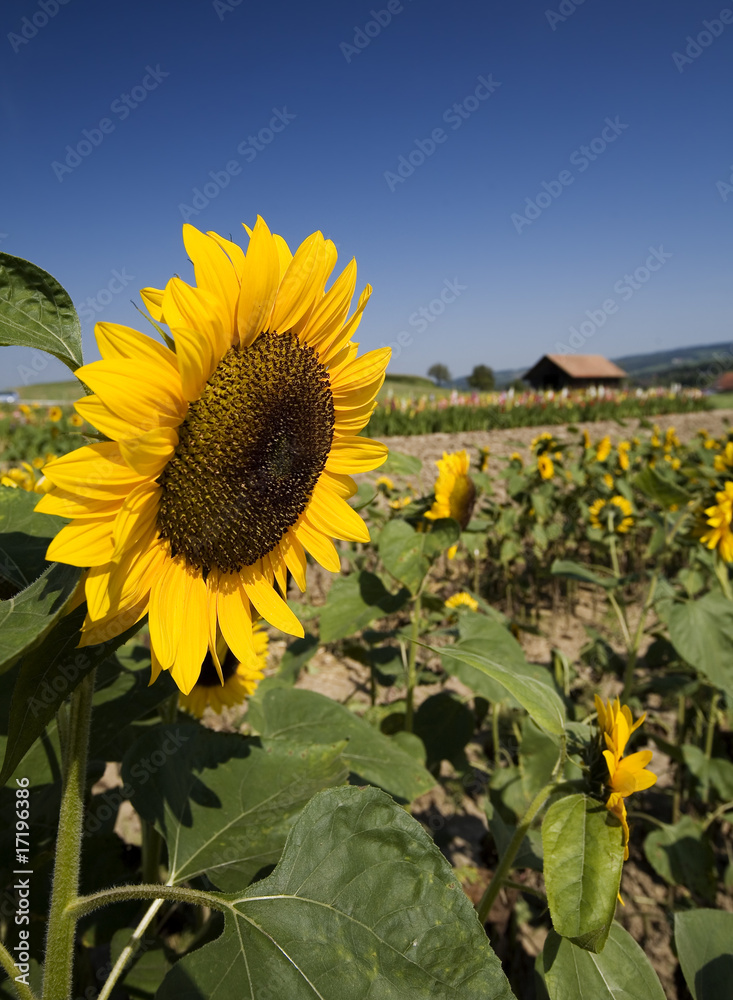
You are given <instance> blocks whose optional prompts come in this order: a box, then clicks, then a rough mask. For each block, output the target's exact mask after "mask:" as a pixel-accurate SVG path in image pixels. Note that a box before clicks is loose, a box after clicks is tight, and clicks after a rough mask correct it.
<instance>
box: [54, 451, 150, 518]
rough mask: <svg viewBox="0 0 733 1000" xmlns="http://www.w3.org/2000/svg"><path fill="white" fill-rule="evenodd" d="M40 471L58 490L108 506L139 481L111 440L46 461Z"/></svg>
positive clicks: (136, 474)
mask: <svg viewBox="0 0 733 1000" xmlns="http://www.w3.org/2000/svg"><path fill="white" fill-rule="evenodd" d="M43 472H44V475H45V476H46V477H47V478H48V479H50V480H51V482H52V483H53V484H54V486H58V487H60V488H61V489H62V490H68V492H69V493H74V494H76V495H77V496H80V497H91V498H92V499H98V500H107V501H109V502H110V503H111V502H113V501H114V499H115V495H119V494H125V495H126V494H127V493H129V492H130V490H131V489H132V488H133V487H135V486H138V485H139V484H140V483H141V482H142V480H143V477H142V476H140V475H138V473H136V472H133V470H132V469H131V468H130V467H129V465H127V463H126V462H125V460H124V459H123V457H122V455H121V453H120V450H119V447H118V445H117V444H115V443H114V441H102V442H100V443H99V444H91V445H86V446H85V447H84V448H77V450H76V451H72V452H70V453H69V454H68V455H62V456H61V458H55V459H54V460H53V461H52V462H49V463H48V464H47V465H45V466H44V468H43Z"/></svg>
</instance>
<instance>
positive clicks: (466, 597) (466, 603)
mask: <svg viewBox="0 0 733 1000" xmlns="http://www.w3.org/2000/svg"><path fill="white" fill-rule="evenodd" d="M445 606H446V608H451V609H454V610H455V609H457V608H468V609H469V611H478V601H477V600H476V599H475V598H473V597H471V595H470V594H467V593H466V591H465V590H461V591H459V592H458V593H457V594H453V596H452V597H449V598H448V600H447V601H446V602H445Z"/></svg>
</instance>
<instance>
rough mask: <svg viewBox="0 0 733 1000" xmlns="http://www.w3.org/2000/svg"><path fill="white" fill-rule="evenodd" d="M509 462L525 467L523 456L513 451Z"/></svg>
mask: <svg viewBox="0 0 733 1000" xmlns="http://www.w3.org/2000/svg"><path fill="white" fill-rule="evenodd" d="M509 461H510V462H519V464H520V465H524V459H523V458H522V456H521V455H520V454H519V452H518V451H513V452H512V453H511V455H510V456H509Z"/></svg>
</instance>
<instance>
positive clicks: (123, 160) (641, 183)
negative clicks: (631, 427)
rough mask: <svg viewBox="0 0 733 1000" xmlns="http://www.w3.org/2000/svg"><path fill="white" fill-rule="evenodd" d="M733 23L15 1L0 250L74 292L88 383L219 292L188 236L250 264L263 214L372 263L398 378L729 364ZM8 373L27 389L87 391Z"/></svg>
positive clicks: (7, 69)
mask: <svg viewBox="0 0 733 1000" xmlns="http://www.w3.org/2000/svg"><path fill="white" fill-rule="evenodd" d="M44 8H45V13H44ZM720 10H721V5H720V4H719V3H718V4H710V3H707V2H702V3H693V2H692V0H689V2H675V0H645V2H644V3H643V4H639V2H638V0H615V2H613V3H611V2H608V0H606V2H604V0H584V2H581V3H578V0H557V2H556V0H542V2H536V0H526V2H521V0H501V2H492V0H452V2H448V0H389V3H384V2H376V3H373V4H372V3H370V2H369V0H365V2H361V0H340V2H335V0H325V2H320V3H317V4H307V5H306V4H302V3H295V2H280V3H278V2H274V3H271V4H269V5H264V4H252V3H247V2H240V3H237V2H236V0H217V2H211V0H177V2H174V0H157V2H155V3H150V2H149V0H148V2H144V0H126V2H125V3H119V2H106V3H95V2H92V0H67V2H65V3H59V2H58V0H35V2H34V0H5V2H4V3H3V5H2V10H1V14H0V16H1V19H2V32H1V33H0V46H4V47H5V54H4V57H3V59H2V60H1V61H0V66H1V68H0V78H1V79H0V82H1V84H2V86H1V87H0V93H1V94H2V97H0V109H1V114H2V133H3V139H4V141H3V151H4V155H3V157H2V161H1V162H0V173H1V174H2V184H3V191H4V194H5V197H4V198H3V209H2V216H1V217H0V249H2V250H3V251H6V252H8V253H12V254H16V255H18V256H21V257H26V258H28V259H30V260H32V261H34V262H35V263H37V264H39V265H40V266H42V267H44V268H45V269H46V270H48V271H50V272H51V273H52V274H53V275H55V276H56V277H57V278H58V279H59V280H60V281H61V282H62V284H63V285H64V286H65V287H66V288H67V289H68V291H69V293H70V294H71V296H72V299H73V300H74V302H75V304H76V305H77V308H78V309H79V311H80V315H81V317H82V325H83V330H84V348H85V357H86V358H87V359H88V360H93V359H94V358H95V357H97V353H96V348H95V345H94V339H93V327H94V321H95V318H96V319H101V320H105V321H107V322H120V323H125V324H128V325H132V326H136V325H138V324H139V322H140V320H139V318H138V316H137V314H136V312H135V310H134V308H133V306H132V305H131V303H130V299H131V298H135V297H136V296H137V292H138V289H139V288H141V287H144V286H146V285H162V284H164V283H165V282H166V280H167V279H168V278H169V277H170V276H171V275H172V274H174V273H178V274H180V275H181V276H182V277H184V278H190V277H191V276H192V272H191V268H190V264H189V263H188V262H187V260H186V257H185V253H184V250H183V245H182V242H181V226H182V224H183V222H184V221H185V220H187V221H189V222H191V223H192V224H193V225H196V226H197V227H199V228H201V229H204V230H206V229H213V230H215V231H217V232H219V233H222V234H223V235H229V234H234V236H235V238H239V237H238V236H237V234H242V235H243V236H244V235H245V234H244V232H243V230H242V229H241V225H240V224H241V223H242V222H247V223H249V224H251V223H252V222H253V221H254V219H255V217H256V215H257V214H258V213H259V214H261V215H262V216H263V217H264V218H265V220H266V221H267V223H268V225H269V226H270V228H271V229H273V230H274V231H276V232H280V233H282V235H283V236H285V238H286V239H287V240H288V241H289V242H290V243H291V245H292V244H295V245H297V244H298V243H299V242H300V241H301V240H302V239H303V238H304V237H305V236H307V235H308V234H309V233H310V232H312V231H313V230H315V229H321V230H322V231H323V233H324V234H325V235H327V236H329V237H330V238H331V239H333V240H334V241H335V242H336V244H337V246H338V248H339V262H340V263H342V264H344V265H345V264H346V263H347V261H348V260H349V258H350V257H352V256H355V257H356V259H357V262H358V265H359V285H360V287H361V286H363V284H365V283H366V282H367V281H368V282H370V283H371V284H372V285H373V286H374V294H373V296H372V300H371V302H370V304H369V307H368V309H367V311H366V314H365V318H364V321H363V322H362V325H361V327H360V331H359V332H360V339H361V343H362V345H363V348H364V349H371V348H374V347H379V346H381V345H383V344H390V343H393V344H395V346H396V347H399V349H398V350H395V357H394V359H393V363H392V367H391V370H392V371H395V372H411V373H416V374H424V373H425V371H426V370H427V368H428V367H429V366H430V365H431V364H433V363H434V362H443V363H445V364H447V365H448V366H449V367H450V369H451V371H452V372H453V374H454V375H456V376H457V375H461V374H465V373H467V372H468V371H470V370H471V368H472V367H473V365H475V364H479V363H483V364H488V365H491V366H492V367H494V368H507V367H518V366H522V365H525V364H526V365H528V366H529V365H530V364H532V363H533V362H534V361H535V360H536V358H537V357H538V356H539V355H541V354H543V353H545V352H548V351H554V350H562V347H563V345H565V347H566V348H567V349H571V348H575V349H579V350H580V351H581V352H584V353H602V354H605V355H607V356H611V357H614V356H620V355H624V354H631V353H642V352H647V351H653V350H661V349H664V348H669V347H674V346H685V345H688V344H694V343H712V342H717V341H725V340H728V339H730V333H729V331H730V323H731V316H732V315H733V280H732V271H731V241H732V237H731V234H732V232H733V179H732V178H731V173H732V172H733V165H732V164H733V146H732V145H731V139H730V108H729V106H730V93H731V87H730V85H731V79H732V76H733V71H732V67H733V23H725V22H723V21H720V20H719V16H720ZM375 15H376V17H375ZM24 19H26V20H24ZM705 21H708V22H711V23H710V24H709V26H708V27H706V26H705V24H704V23H703V22H705ZM731 21H733V15H731ZM380 22H381V23H380ZM34 30H35V34H34ZM23 32H25V36H26V37H24V34H23ZM701 32H703V33H704V34H703V35H702V36H700V33H701ZM698 36H700V37H699V39H698ZM675 53H679V54H680V56H675V55H674V54H675ZM125 95H128V96H125ZM105 120H106V124H105ZM100 123H101V124H100ZM84 130H86V133H87V134H86V136H85V132H84ZM79 143H82V145H81V147H80V148H79V149H77V147H78V146H79ZM67 147H71V148H70V149H69V148H67ZM582 147H586V151H585V152H584V151H583V148H582ZM400 170H401V174H402V176H400ZM726 185H731V187H730V191H728V190H727V189H726ZM197 191H198V192H199V194H198V195H197V194H196V192H197ZM538 195H539V199H538ZM655 252H656V256H655V255H654V254H655ZM647 263H649V264H650V265H651V266H650V267H647ZM627 276H628V277H627ZM581 324H584V325H583V326H582V325H581ZM573 330H575V331H576V333H575V334H573V333H572V331H573ZM571 337H574V340H571V339H570V338H571ZM1 357H2V360H3V371H2V377H0V383H4V384H7V385H13V384H18V383H20V382H23V381H29V380H39V381H48V380H51V379H54V378H58V377H63V376H64V372H65V369H63V367H62V366H61V365H60V364H58V363H56V362H54V361H50V362H49V363H48V364H47V365H45V366H44V362H43V361H42V360H41V359H40V358H39V357H38V356H36V355H34V354H33V353H32V352H28V351H24V350H19V349H14V348H3V349H2V355H1Z"/></svg>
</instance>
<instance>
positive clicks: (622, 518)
mask: <svg viewBox="0 0 733 1000" xmlns="http://www.w3.org/2000/svg"><path fill="white" fill-rule="evenodd" d="M589 513H590V523H591V524H592V525H593V527H594V528H602V529H603V530H606V529H608V528H609V520H610V529H611V531H615V532H618V533H619V534H622V535H623V534H625V533H626V532H627V531H628V530H629V528H630V527H631V526H632V525H633V523H634V518H633V507H632V506H631V504H630V503H629V501H628V500H627V499H626V497H622V496H615V497H611V499H610V500H603V499H602V498H601V499H598V500H596V501H594V503H592V504H591V505H590V507H589Z"/></svg>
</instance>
